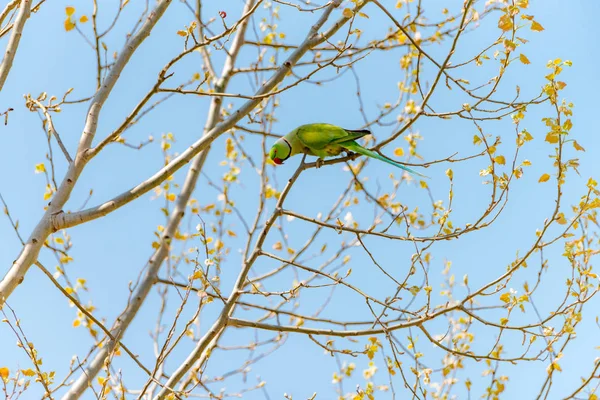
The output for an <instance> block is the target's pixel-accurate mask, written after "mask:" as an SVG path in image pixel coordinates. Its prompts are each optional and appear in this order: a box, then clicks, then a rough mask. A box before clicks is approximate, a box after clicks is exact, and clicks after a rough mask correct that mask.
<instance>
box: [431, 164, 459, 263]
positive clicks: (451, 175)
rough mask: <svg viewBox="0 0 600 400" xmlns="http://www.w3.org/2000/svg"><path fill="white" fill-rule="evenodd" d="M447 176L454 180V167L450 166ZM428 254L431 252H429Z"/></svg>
mask: <svg viewBox="0 0 600 400" xmlns="http://www.w3.org/2000/svg"><path fill="white" fill-rule="evenodd" d="M446 176H447V177H448V178H450V180H452V178H454V172H452V169H450V168H448V169H447V170H446ZM428 254H429V253H428Z"/></svg>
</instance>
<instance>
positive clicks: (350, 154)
mask: <svg viewBox="0 0 600 400" xmlns="http://www.w3.org/2000/svg"><path fill="white" fill-rule="evenodd" d="M354 155H356V153H355V152H353V151H350V150H346V156H347V157H353V156H354Z"/></svg>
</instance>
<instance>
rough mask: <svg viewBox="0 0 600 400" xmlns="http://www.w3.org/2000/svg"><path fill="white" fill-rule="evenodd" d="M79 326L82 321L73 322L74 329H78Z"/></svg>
mask: <svg viewBox="0 0 600 400" xmlns="http://www.w3.org/2000/svg"><path fill="white" fill-rule="evenodd" d="M79 325H81V321H80V320H78V319H76V320H75V321H73V328H77V327H78V326H79Z"/></svg>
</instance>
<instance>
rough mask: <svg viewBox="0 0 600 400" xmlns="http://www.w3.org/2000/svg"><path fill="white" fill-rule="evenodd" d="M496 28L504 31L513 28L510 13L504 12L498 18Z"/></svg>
mask: <svg viewBox="0 0 600 400" xmlns="http://www.w3.org/2000/svg"><path fill="white" fill-rule="evenodd" d="M498 28H500V29H502V30H503V31H504V32H506V31H510V30H511V29H512V28H513V21H512V18H511V16H510V15H508V14H504V15H503V16H501V17H500V19H499V20H498Z"/></svg>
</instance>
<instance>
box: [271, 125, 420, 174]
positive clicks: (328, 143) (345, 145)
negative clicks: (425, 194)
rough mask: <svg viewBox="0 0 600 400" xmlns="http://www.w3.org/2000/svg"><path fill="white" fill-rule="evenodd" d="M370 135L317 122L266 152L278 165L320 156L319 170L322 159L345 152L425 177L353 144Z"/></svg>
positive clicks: (298, 129)
mask: <svg viewBox="0 0 600 400" xmlns="http://www.w3.org/2000/svg"><path fill="white" fill-rule="evenodd" d="M370 134H371V132H370V131H369V130H367V129H360V130H350V129H343V128H340V127H339V126H335V125H331V124H320V123H317V124H308V125H302V126H299V127H298V128H296V129H294V130H293V131H291V132H290V133H288V134H287V135H285V136H284V137H282V138H280V139H278V140H277V141H276V142H275V143H274V144H273V147H271V151H269V158H271V160H273V162H274V163H275V164H277V165H281V164H283V162H284V161H285V160H287V159H288V158H290V157H291V156H293V155H296V154H301V153H302V154H308V155H311V156H317V157H319V159H318V160H317V167H320V166H321V164H322V163H323V159H324V158H326V157H332V156H337V155H339V154H340V153H342V152H343V151H346V152H348V153H358V154H362V155H364V156H367V157H371V158H375V159H377V160H379V161H383V162H386V163H388V164H391V165H393V166H395V167H398V168H401V169H403V170H405V171H408V172H410V173H412V174H415V175H419V176H423V177H426V176H425V175H422V174H420V173H418V172H417V171H414V170H412V169H410V168H408V167H405V166H404V165H402V164H400V163H397V162H395V161H393V160H390V159H389V158H387V157H384V156H382V155H381V154H379V153H376V152H374V151H371V150H369V149H365V148H364V147H362V146H361V145H359V144H358V143H356V139H360V138H361V137H363V136H365V135H370Z"/></svg>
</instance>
